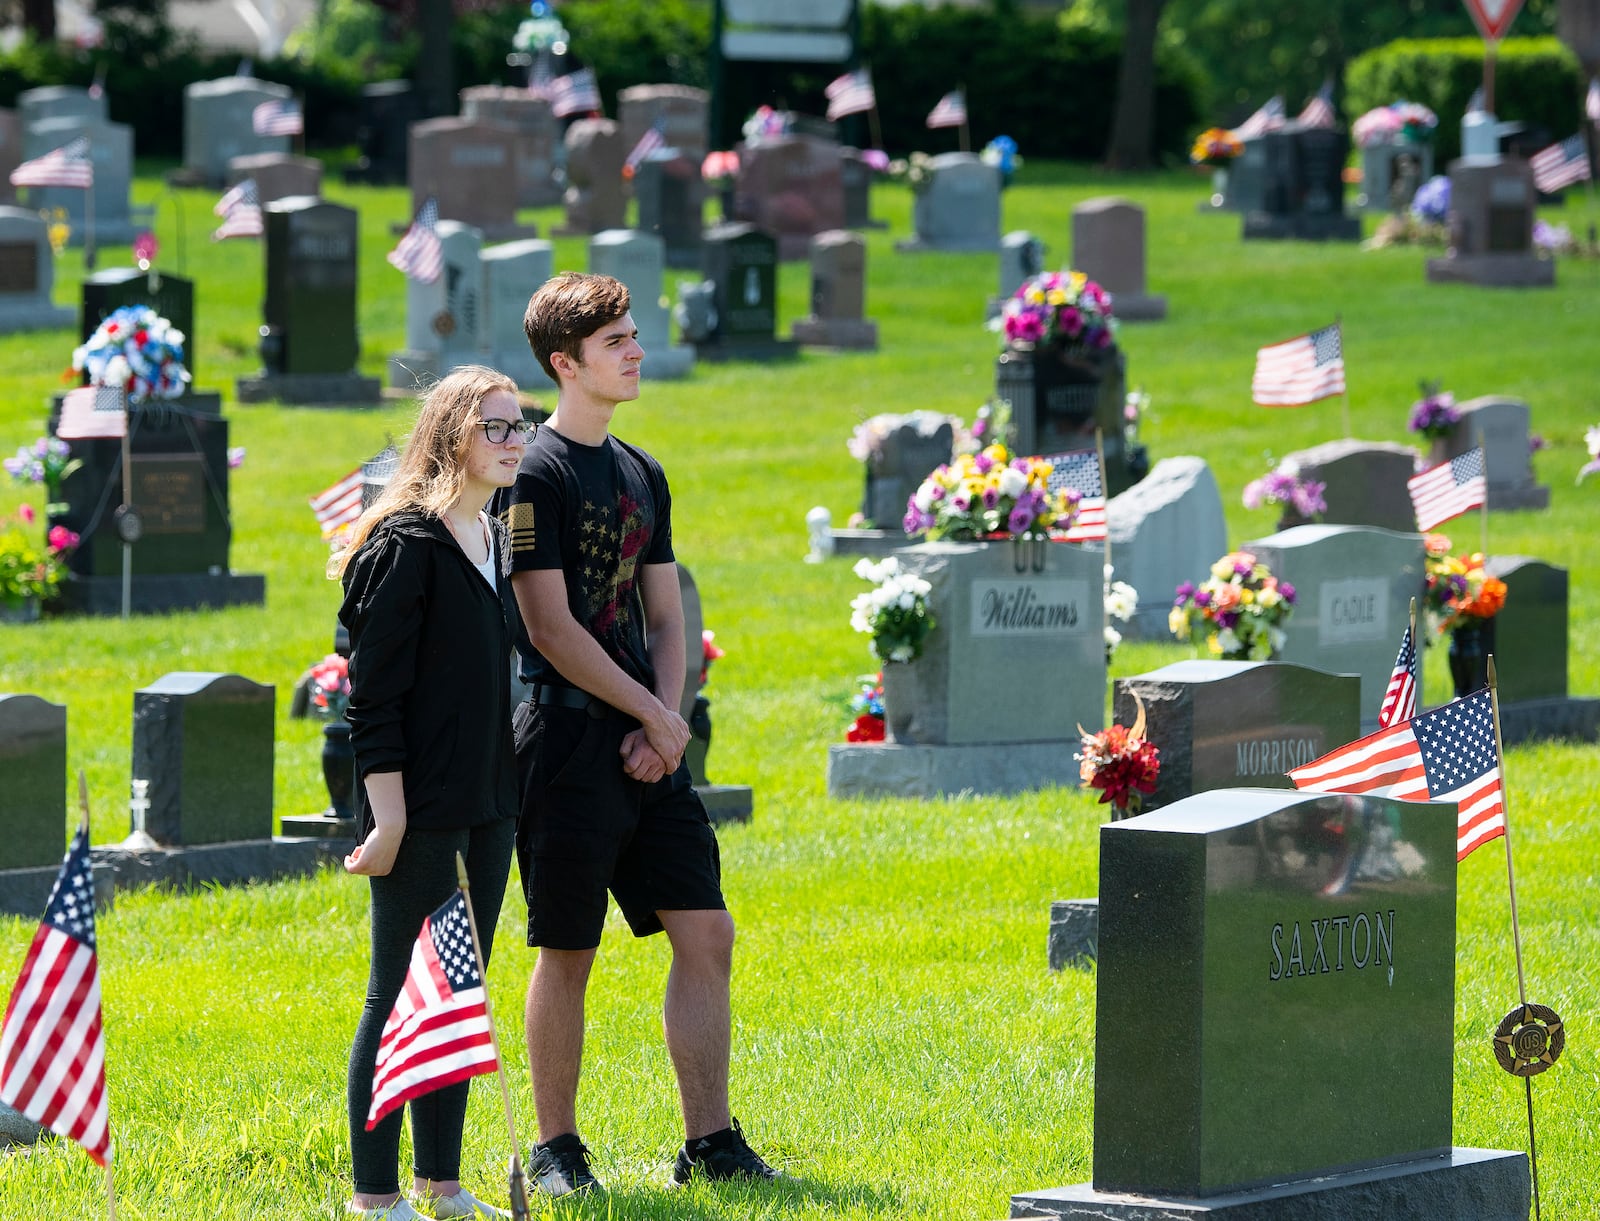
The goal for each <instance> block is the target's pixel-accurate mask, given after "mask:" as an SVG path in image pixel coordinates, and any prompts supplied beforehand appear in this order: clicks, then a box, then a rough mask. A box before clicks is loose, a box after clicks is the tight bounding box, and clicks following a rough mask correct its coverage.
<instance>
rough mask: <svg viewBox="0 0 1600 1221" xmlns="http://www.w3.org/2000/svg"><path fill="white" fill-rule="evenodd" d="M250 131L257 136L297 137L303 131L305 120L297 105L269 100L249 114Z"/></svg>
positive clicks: (282, 99) (290, 102) (287, 101)
mask: <svg viewBox="0 0 1600 1221" xmlns="http://www.w3.org/2000/svg"><path fill="white" fill-rule="evenodd" d="M250 130H252V131H253V132H255V133H256V135H258V136H298V135H300V134H302V133H303V132H304V131H305V120H304V119H303V118H302V117H301V115H300V107H299V105H298V104H297V103H295V102H292V101H289V100H288V99H286V98H269V99H268V100H267V101H265V102H262V103H261V105H259V106H257V107H256V108H255V109H254V110H252V111H251V112H250Z"/></svg>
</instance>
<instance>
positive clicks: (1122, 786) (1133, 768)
mask: <svg viewBox="0 0 1600 1221" xmlns="http://www.w3.org/2000/svg"><path fill="white" fill-rule="evenodd" d="M1133 703H1134V707H1135V708H1137V709H1138V710H1139V711H1138V715H1137V716H1136V717H1134V720H1133V724H1132V725H1131V726H1125V725H1112V726H1111V727H1110V728H1109V729H1102V730H1101V731H1100V732H1099V733H1085V732H1084V731H1083V726H1082V725H1080V726H1078V736H1079V737H1080V739H1081V740H1082V747H1081V749H1080V750H1079V751H1078V753H1077V754H1076V755H1074V756H1073V758H1075V759H1076V760H1077V761H1078V776H1079V778H1080V779H1082V781H1083V783H1084V785H1085V786H1086V787H1088V788H1093V789H1099V790H1100V804H1102V805H1107V804H1109V805H1110V806H1111V807H1112V808H1113V809H1114V810H1115V811H1116V817H1117V818H1126V817H1129V816H1131V815H1134V814H1137V813H1138V812H1139V810H1140V809H1141V808H1142V807H1143V805H1144V799H1145V797H1147V796H1149V795H1150V794H1151V793H1154V792H1155V791H1156V779H1157V778H1158V777H1159V776H1160V775H1161V751H1160V750H1159V749H1158V748H1157V747H1156V744H1155V743H1154V742H1152V741H1150V740H1149V739H1148V738H1146V737H1145V736H1144V702H1143V701H1142V700H1140V698H1139V697H1138V696H1137V695H1135V696H1134V697H1133Z"/></svg>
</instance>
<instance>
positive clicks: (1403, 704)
mask: <svg viewBox="0 0 1600 1221" xmlns="http://www.w3.org/2000/svg"><path fill="white" fill-rule="evenodd" d="M1416 711H1417V642H1416V640H1415V639H1414V638H1413V637H1412V635H1411V625H1410V624H1409V623H1408V624H1407V625H1406V634H1405V635H1404V636H1402V637H1400V653H1399V656H1397V657H1396V658H1395V659H1394V672H1393V673H1392V674H1390V675H1389V687H1388V689H1387V690H1386V691H1384V693H1383V706H1382V707H1381V708H1379V709H1378V728H1380V729H1387V728H1389V726H1391V725H1397V724H1399V723H1400V722H1401V721H1409V720H1410V719H1411V718H1412V717H1413V716H1415V715H1416Z"/></svg>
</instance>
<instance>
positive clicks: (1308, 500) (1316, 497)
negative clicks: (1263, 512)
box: [1243, 462, 1328, 521]
mask: <svg viewBox="0 0 1600 1221" xmlns="http://www.w3.org/2000/svg"><path fill="white" fill-rule="evenodd" d="M1327 490H1328V485H1327V484H1326V483H1322V482H1320V481H1318V480H1316V479H1307V478H1305V477H1304V476H1302V475H1301V474H1300V470H1299V467H1297V466H1296V465H1295V464H1294V463H1292V462H1281V463H1279V464H1278V465H1277V466H1276V467H1275V468H1274V469H1272V470H1270V471H1268V472H1267V473H1266V474H1265V475H1262V476H1261V477H1260V478H1259V479H1252V480H1251V481H1250V482H1249V483H1247V484H1245V485H1244V496H1243V500H1244V507H1245V508H1247V509H1259V508H1260V507H1261V506H1262V505H1279V506H1281V507H1282V508H1283V511H1284V516H1286V517H1287V516H1289V515H1291V514H1292V515H1293V516H1295V517H1298V518H1301V519H1303V521H1311V520H1312V519H1313V518H1315V517H1316V516H1317V514H1319V513H1326V512H1327V511H1328V502H1327V501H1326V500H1325V499H1324V498H1323V493H1324V492H1325V491H1327Z"/></svg>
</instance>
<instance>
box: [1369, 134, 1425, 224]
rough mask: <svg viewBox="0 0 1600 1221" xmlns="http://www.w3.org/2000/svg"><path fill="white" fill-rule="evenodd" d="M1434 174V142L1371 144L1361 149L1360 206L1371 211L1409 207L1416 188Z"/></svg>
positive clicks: (1407, 141)
mask: <svg viewBox="0 0 1600 1221" xmlns="http://www.w3.org/2000/svg"><path fill="white" fill-rule="evenodd" d="M1432 177H1433V145H1432V144H1431V143H1428V142H1423V143H1417V142H1415V141H1411V140H1403V141H1400V142H1398V143H1391V142H1389V141H1384V142H1382V143H1379V144H1369V145H1367V146H1366V147H1365V148H1363V149H1362V150H1361V206H1362V208H1363V209H1364V210H1366V211H1368V212H1398V211H1400V210H1402V209H1404V208H1408V207H1410V206H1411V198H1412V196H1414V195H1415V194H1416V193H1417V188H1418V187H1419V186H1421V185H1422V184H1423V183H1424V182H1427V181H1428V179H1430V178H1432Z"/></svg>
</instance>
